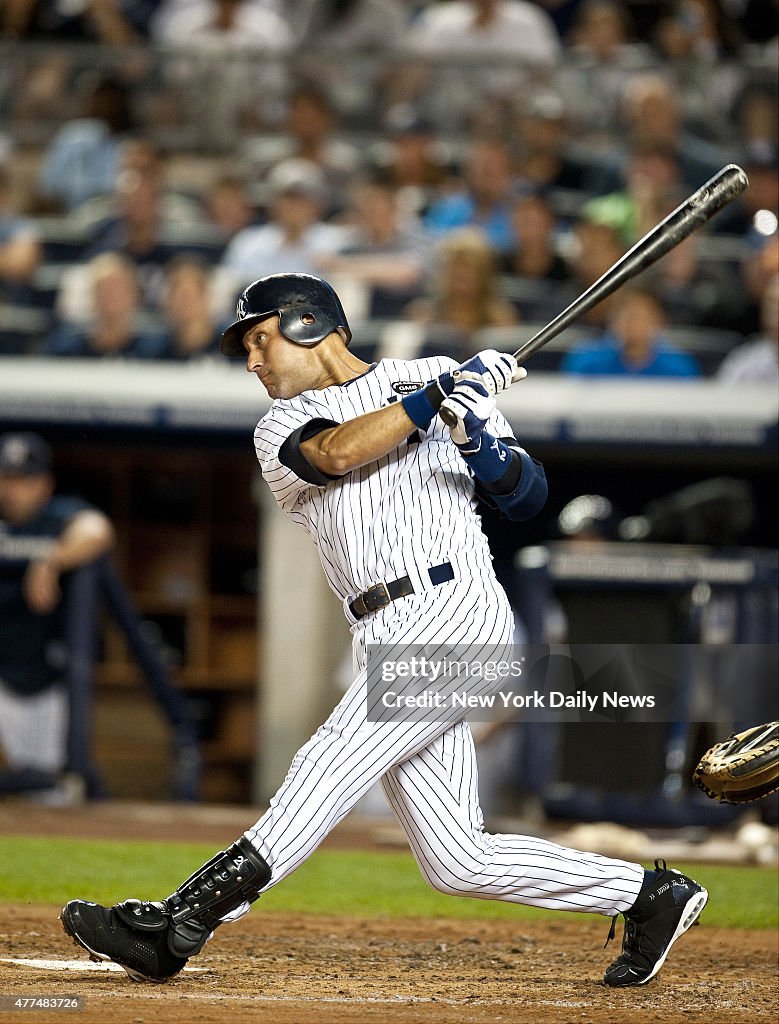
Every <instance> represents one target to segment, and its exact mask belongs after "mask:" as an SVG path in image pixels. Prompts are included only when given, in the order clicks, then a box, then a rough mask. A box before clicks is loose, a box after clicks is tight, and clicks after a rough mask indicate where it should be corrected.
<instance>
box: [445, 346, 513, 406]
mask: <svg viewBox="0 0 779 1024" xmlns="http://www.w3.org/2000/svg"><path fill="white" fill-rule="evenodd" d="M473 374H476V375H478V376H479V377H481V379H482V380H483V381H484V385H485V387H486V388H487V390H488V391H489V393H490V394H491V395H499V394H500V393H501V391H505V390H506V388H507V387H508V386H509V385H510V384H512V383H515V382H516V381H518V380H522V378H523V377H524V376H526V371H525V369H524V367H521V366H519V365H518V364H517V361H516V359H515V358H514V356H512V355H510V354H509V353H508V352H496V351H495V349H492V348H487V349H484V351H482V352H477V353H476V355H475V356H472V357H471V358H470V359H468V360H466V362H464V363H461V364H460V365H459V366H458V367H457V369H456V370H452V377H453V378H454V381H455V383H457V381H458V380H462V379H465V380H469V379H472V375H473Z"/></svg>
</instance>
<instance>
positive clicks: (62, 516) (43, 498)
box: [0, 433, 114, 802]
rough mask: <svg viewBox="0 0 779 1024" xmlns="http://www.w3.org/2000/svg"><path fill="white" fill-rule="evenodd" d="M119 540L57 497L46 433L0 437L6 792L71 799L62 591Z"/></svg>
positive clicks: (0, 660)
mask: <svg viewBox="0 0 779 1024" xmlns="http://www.w3.org/2000/svg"><path fill="white" fill-rule="evenodd" d="M113 544H114V529H113V526H112V525H111V523H110V522H109V520H108V519H107V518H106V517H105V516H104V515H103V513H102V512H99V511H98V510H97V509H95V508H92V507H91V506H89V505H87V504H86V503H85V502H82V501H81V500H79V499H77V498H70V497H65V496H64V495H59V494H55V480H54V477H53V475H52V472H51V451H50V449H49V446H48V444H47V443H46V442H45V441H44V439H43V438H42V437H40V436H38V435H37V434H30V433H9V434H4V435H2V436H0V566H2V572H0V751H2V754H3V755H4V759H5V764H6V768H5V769H0V794H2V793H16V794H20V793H32V792H37V794H38V796H39V797H42V798H44V799H47V800H48V801H50V802H55V801H56V802H64V800H65V799H66V797H67V793H68V790H67V786H66V785H65V783H64V781H63V780H62V772H63V769H64V768H65V767H66V754H67V751H66V731H67V724H68V698H67V694H66V692H65V688H64V687H65V671H66V658H65V651H64V623H63V608H62V602H61V591H62V587H63V585H64V583H65V581H66V580H67V579H68V574H69V573H70V572H72V571H73V570H74V569H77V568H79V567H80V566H82V565H86V564H87V563H89V562H92V561H94V560H95V559H96V558H99V557H100V556H101V555H103V554H105V553H106V552H107V551H109V549H110V548H111V547H112V546H113Z"/></svg>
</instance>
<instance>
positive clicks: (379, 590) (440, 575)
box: [349, 562, 454, 619]
mask: <svg viewBox="0 0 779 1024" xmlns="http://www.w3.org/2000/svg"><path fill="white" fill-rule="evenodd" d="M427 572H428V575H429V576H430V582H431V583H432V584H433V586H434V587H437V586H439V584H441V583H446V582H448V581H449V580H453V579H454V569H453V568H452V563H451V562H442V563H441V565H431V566H430V568H429V569H428V570H427ZM413 593H414V584H413V583H412V582H411V579H410V578H409V577H408V576H401V578H400V579H399V580H392V582H391V583H374V584H373V586H372V587H368V589H367V590H366V591H365V593H364V594H360V595H359V596H357V597H355V599H354V600H353V601H351V602H350V604H349V611H350V612H351V613H352V615H353V616H354V617H355V619H361V618H362V617H363V616H364V615H367V614H368V613H369V612H377V611H378V610H379V608H384V606H385V605H388V604H389V603H390V602H391V601H397V599H398V598H399V597H408V596H409V594H413Z"/></svg>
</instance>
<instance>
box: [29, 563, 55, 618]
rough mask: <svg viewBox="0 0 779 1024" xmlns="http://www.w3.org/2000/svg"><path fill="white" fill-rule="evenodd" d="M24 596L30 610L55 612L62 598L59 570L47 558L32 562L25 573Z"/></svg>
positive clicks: (39, 613) (43, 613)
mask: <svg viewBox="0 0 779 1024" xmlns="http://www.w3.org/2000/svg"><path fill="white" fill-rule="evenodd" d="M24 596H25V600H26V601H27V605H28V607H29V608H30V610H31V611H33V612H36V613H37V614H38V615H46V614H48V613H49V612H53V611H54V609H55V608H56V607H57V604H58V603H59V599H60V574H59V570H58V569H57V568H56V567H55V566H54V565H52V563H51V562H48V561H46V559H41V560H40V561H38V562H30V564H29V566H28V567H27V572H26V573H25V575H24Z"/></svg>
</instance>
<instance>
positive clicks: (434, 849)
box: [231, 572, 644, 916]
mask: <svg viewBox="0 0 779 1024" xmlns="http://www.w3.org/2000/svg"><path fill="white" fill-rule="evenodd" d="M353 633H354V653H355V668H356V670H357V674H356V678H355V680H354V682H353V683H352V685H351V686H350V688H349V689H348V690H347V692H346V693H345V695H344V697H343V698H342V700H341V701H340V702H339V704H338V705H337V706H336V708H335V709H334V711H333V712H332V714H331V715H330V717H329V718H328V720H327V721H326V722H325V723H324V724H323V725H322V726H321V727H320V728H319V729H318V730H317V731H316V733H315V734H314V735H313V736H312V738H311V739H310V740H309V741H308V742H307V743H306V744H305V745H304V746H303V747H301V749H300V750H299V751H298V752H297V754H296V755H295V757H294V759H293V761H292V765H291V767H290V769H289V772H288V774H287V777H286V779H285V780H284V782H283V783H282V785H281V787H280V788H279V790H278V791H277V793H276V794H275V796H273V798H272V799H271V801H270V806H269V808H268V811H267V812H266V813H265V814H264V815H263V816H262V817H261V818H260V820H259V821H258V822H257V823H256V825H254V826H253V827H252V828H250V829H248V830H247V832H246V833H245V834H246V837H247V838H248V839H249V840H250V842H252V843H253V844H254V845H255V846H256V848H257V849H258V850H259V852H260V853H261V854H262V856H263V857H264V858H265V859H266V861H267V862H268V864H269V865H270V867H271V871H272V875H271V881H270V882H269V883H268V886H267V888H270V887H272V886H274V885H276V884H277V883H278V882H280V881H281V880H282V879H283V878H285V877H286V876H287V875H288V874H290V873H291V872H292V871H294V870H295V868H297V867H299V866H300V864H302V863H303V861H304V860H306V858H307V857H309V856H310V854H311V853H313V851H314V850H315V849H316V848H317V846H318V845H319V843H320V842H321V841H322V840H323V839H324V838H325V836H326V835H327V834H328V833H329V832H330V831H331V830H332V829H333V828H334V827H335V826H336V825H337V824H338V822H339V821H341V820H342V819H343V818H344V817H345V815H346V814H347V813H348V812H349V811H350V810H351V808H352V807H353V806H354V805H355V803H356V802H357V801H358V800H359V799H360V797H361V796H362V795H363V794H364V793H366V792H367V790H368V789H369V788H370V787H371V786H372V785H373V784H374V783H375V782H376V781H377V780H379V779H380V780H381V782H382V786H383V788H384V792H385V794H386V796H387V799H388V801H389V803H390V806H391V807H392V809H393V811H394V813H395V815H396V816H397V818H398V820H399V821H400V824H401V825H402V826H403V828H404V830H405V831H406V834H407V836H408V840H409V843H410V846H411V849H412V851H413V853H414V856H415V858H416V860H417V863H418V865H419V868H420V870H421V872H422V874H423V876H424V877H425V879H426V880H427V881H428V882H429V883H430V884H431V885H432V886H434V887H435V888H436V889H439V890H441V891H442V892H446V893H451V894H454V895H458V896H474V897H477V898H480V899H500V900H505V901H507V902H513V903H525V904H528V905H530V906H535V907H545V908H548V909H552V910H569V911H579V912H590V913H597V914H605V915H609V916H613V915H615V914H617V913H619V912H622V911H624V910H627V909H628V908H629V907H631V906H632V905H633V903H634V902H635V899H636V896H637V895H638V891H639V889H640V887H641V884H642V882H643V878H644V871H643V868H642V867H641V866H640V865H638V864H631V863H628V862H626V861H621V860H615V859H611V858H607V857H602V856H600V855H598V854H592V853H585V852H582V851H579V850H572V849H568V848H566V847H562V846H559V845H557V844H555V843H550V842H548V841H546V840H543V839H537V838H535V837H532V836H520V835H509V834H490V833H487V832H485V831H484V827H483V819H482V813H481V809H480V807H479V798H478V788H477V768H476V756H475V750H474V744H473V739H472V736H471V731H470V727H469V726H468V724H467V722H465V721H459V722H456V723H454V724H452V722H451V720H448V721H400V722H372V721H368V720H367V702H366V687H367V683H366V650H367V648H368V646H369V645H372V644H384V645H387V644H392V646H393V649H396V650H397V649H398V648H402V647H403V645H404V644H407V645H418V644H425V645H428V644H431V643H434V644H441V645H454V644H469V645H470V647H471V649H473V650H474V651H476V652H478V648H479V647H480V646H487V645H488V646H489V647H490V648H491V650H492V651H494V650H496V649H498V650H499V649H501V646H502V645H506V646H507V645H508V644H510V642H511V639H512V636H513V618H512V613H511V607H510V605H509V602H508V600H507V598H506V595H505V594H504V592H503V590H502V589H501V588H500V586H499V585H498V584H497V582H496V580H495V578H494V576H493V574H492V573H491V572H484V573H483V574H482V575H481V576H480V577H477V578H470V579H468V580H467V581H466V580H452V581H450V582H448V583H444V584H442V585H441V586H440V587H438V588H436V590H435V591H428V592H426V593H423V594H414V595H412V596H410V597H407V598H403V599H401V600H400V601H396V602H393V603H392V604H390V605H387V606H386V607H385V608H383V609H381V610H380V611H378V612H375V613H373V614H372V615H368V616H366V617H365V618H364V619H362V620H360V621H359V622H358V623H356V624H355V625H354V626H353ZM473 692H479V690H478V685H475V686H474V687H473ZM231 916H232V915H231ZM235 916H238V915H235Z"/></svg>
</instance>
